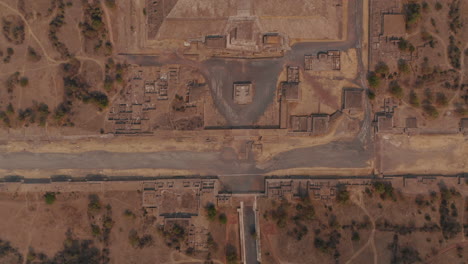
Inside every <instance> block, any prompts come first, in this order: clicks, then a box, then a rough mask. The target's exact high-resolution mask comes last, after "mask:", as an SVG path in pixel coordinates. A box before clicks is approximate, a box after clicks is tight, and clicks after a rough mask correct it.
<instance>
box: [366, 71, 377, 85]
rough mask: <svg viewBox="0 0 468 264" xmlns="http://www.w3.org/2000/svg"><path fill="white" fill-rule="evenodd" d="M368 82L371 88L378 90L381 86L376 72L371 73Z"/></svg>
mask: <svg viewBox="0 0 468 264" xmlns="http://www.w3.org/2000/svg"><path fill="white" fill-rule="evenodd" d="M367 82H368V83H369V86H370V87H371V88H374V89H376V88H378V87H379V86H380V78H379V77H378V76H377V74H375V72H370V73H369V75H368V76H367Z"/></svg>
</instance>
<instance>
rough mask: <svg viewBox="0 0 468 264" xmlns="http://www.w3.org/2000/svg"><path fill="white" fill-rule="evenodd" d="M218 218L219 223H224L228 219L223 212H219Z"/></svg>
mask: <svg viewBox="0 0 468 264" xmlns="http://www.w3.org/2000/svg"><path fill="white" fill-rule="evenodd" d="M218 219H219V222H220V223H221V224H226V223H227V221H228V220H227V216H226V214H224V213H222V214H220V215H219V217H218Z"/></svg>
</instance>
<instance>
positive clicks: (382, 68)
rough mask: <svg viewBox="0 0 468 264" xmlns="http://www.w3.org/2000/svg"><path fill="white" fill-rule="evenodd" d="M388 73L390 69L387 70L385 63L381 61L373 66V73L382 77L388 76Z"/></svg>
mask: <svg viewBox="0 0 468 264" xmlns="http://www.w3.org/2000/svg"><path fill="white" fill-rule="evenodd" d="M389 71H390V69H389V68H388V65H387V64H385V62H382V61H381V62H379V63H378V64H377V65H376V66H375V73H377V74H380V75H382V76H386V75H388V73H389Z"/></svg>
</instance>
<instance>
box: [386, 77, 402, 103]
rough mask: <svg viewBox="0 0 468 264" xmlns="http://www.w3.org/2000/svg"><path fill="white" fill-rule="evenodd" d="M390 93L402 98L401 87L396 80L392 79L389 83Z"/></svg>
mask: <svg viewBox="0 0 468 264" xmlns="http://www.w3.org/2000/svg"><path fill="white" fill-rule="evenodd" d="M389 88H390V93H391V94H392V95H393V96H395V97H396V98H398V99H401V98H403V89H402V88H401V86H400V85H399V84H398V82H396V81H393V82H391V83H390V85H389Z"/></svg>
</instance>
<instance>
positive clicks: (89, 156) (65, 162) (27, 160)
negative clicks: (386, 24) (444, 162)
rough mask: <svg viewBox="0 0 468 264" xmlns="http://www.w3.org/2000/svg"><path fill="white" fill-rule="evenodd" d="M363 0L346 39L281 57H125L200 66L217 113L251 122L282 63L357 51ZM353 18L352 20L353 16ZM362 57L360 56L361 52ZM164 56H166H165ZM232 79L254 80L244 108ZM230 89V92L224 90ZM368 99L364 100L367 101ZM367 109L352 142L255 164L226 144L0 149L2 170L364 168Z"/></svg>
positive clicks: (368, 144) (297, 48)
mask: <svg viewBox="0 0 468 264" xmlns="http://www.w3.org/2000/svg"><path fill="white" fill-rule="evenodd" d="M361 11H362V0H352V1H349V16H348V17H349V18H350V21H348V39H347V40H346V41H344V42H327V43H326V42H321V43H300V44H297V45H294V46H293V47H292V50H291V51H289V52H288V53H286V55H285V57H283V58H278V59H261V60H221V59H211V60H208V61H206V62H203V63H202V64H199V63H197V62H193V61H187V60H184V59H182V58H180V57H178V56H177V55H172V56H169V57H167V58H164V59H161V58H159V57H154V56H133V57H127V59H129V60H131V61H133V62H138V63H141V64H144V65H160V64H163V63H166V62H168V61H170V62H171V63H183V64H189V65H192V66H194V67H199V68H201V69H202V71H204V74H205V76H206V78H207V80H210V82H209V83H210V86H211V89H212V90H213V91H214V94H215V95H214V96H216V97H219V100H217V104H218V108H219V109H220V112H221V113H222V114H223V115H224V116H225V117H226V118H227V119H228V120H230V123H231V124H233V125H236V124H237V125H239V124H249V123H253V122H254V121H255V120H257V118H258V117H259V116H260V115H261V113H262V112H263V111H264V110H265V109H266V107H267V106H268V104H269V103H270V102H271V101H272V100H273V96H274V91H275V89H276V78H277V76H278V74H279V72H280V71H281V70H282V68H283V65H284V64H297V65H302V63H303V56H304V54H315V53H316V52H318V51H321V50H329V49H343V50H344V49H349V48H358V55H360V54H361V49H360V39H361V34H362V14H361ZM353 18H354V19H356V21H355V23H354V22H353V21H352V19H353ZM359 57H360V56H359ZM166 60H167V61H166ZM359 70H360V76H358V77H357V78H356V80H355V82H356V83H358V84H362V86H364V87H365V74H366V71H365V69H364V68H363V63H362V60H361V61H359ZM233 80H254V81H255V83H256V87H257V91H256V93H255V94H256V95H255V96H256V97H255V99H254V100H256V101H258V102H259V103H256V104H252V105H250V106H247V107H240V106H237V105H234V104H232V102H231V101H232V100H231V99H230V98H231V95H230V92H229V93H227V92H226V91H224V92H223V89H224V90H225V89H227V88H226V87H227V86H229V90H230V89H231V88H230V87H231V84H232V81H233ZM228 94H229V95H228ZM367 104H368V103H367ZM370 120H371V112H370V107H369V105H367V107H366V117H365V120H364V122H363V123H362V126H361V131H360V133H359V136H358V137H357V138H356V139H355V140H352V141H335V142H331V143H329V144H326V145H321V146H315V147H308V148H300V149H295V150H291V151H287V152H284V153H280V154H279V155H276V156H274V157H273V158H272V159H271V160H269V161H267V162H264V163H261V164H257V163H255V161H253V160H247V161H241V160H237V158H235V157H236V156H237V155H235V153H234V151H233V150H232V149H230V148H225V149H224V150H223V151H220V152H205V153H197V152H187V151H171V152H154V153H109V152H89V153H79V154H56V153H41V154H35V153H28V152H18V153H0V168H2V169H9V170H14V169H44V170H46V169H49V170H56V169H109V168H111V169H142V168H154V169H181V170H191V171H197V172H199V173H203V174H217V175H220V174H221V175H225V174H262V173H266V172H271V171H274V170H280V169H290V168H299V167H333V168H364V167H368V161H369V160H370V159H372V156H373V147H372V145H373V142H372V139H371V133H370Z"/></svg>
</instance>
